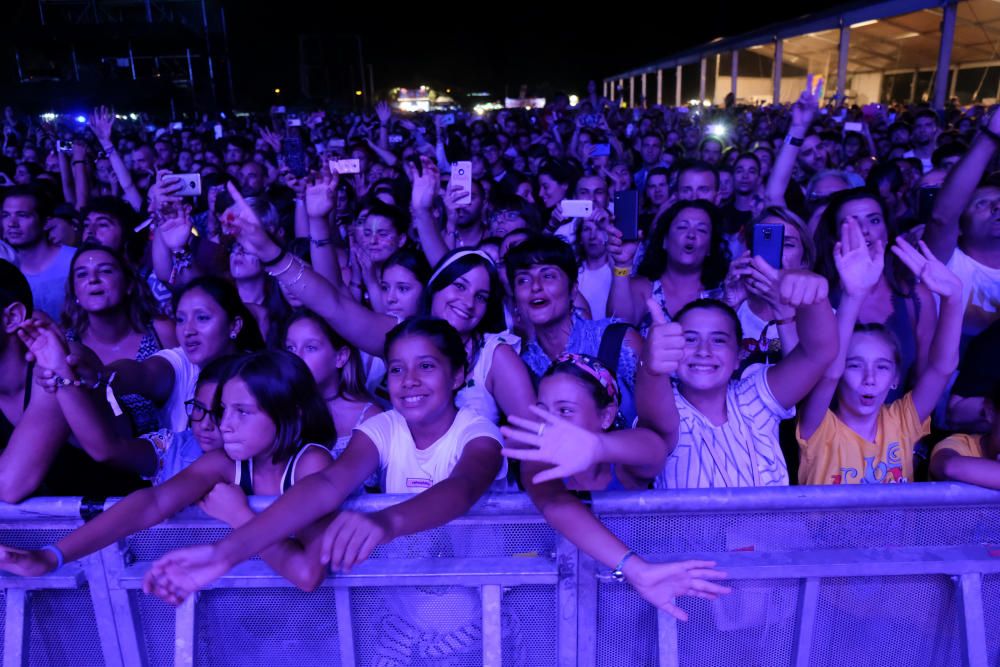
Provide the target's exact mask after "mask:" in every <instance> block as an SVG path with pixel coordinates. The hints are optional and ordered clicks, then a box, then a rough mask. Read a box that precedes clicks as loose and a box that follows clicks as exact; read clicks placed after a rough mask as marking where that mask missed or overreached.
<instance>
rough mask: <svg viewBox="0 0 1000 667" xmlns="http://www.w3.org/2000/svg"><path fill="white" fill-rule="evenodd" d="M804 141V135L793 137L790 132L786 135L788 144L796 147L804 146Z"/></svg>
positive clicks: (786, 143)
mask: <svg viewBox="0 0 1000 667" xmlns="http://www.w3.org/2000/svg"><path fill="white" fill-rule="evenodd" d="M803 141H805V139H804V138H803V137H793V136H792V135H790V134H786V135H785V145H786V146H795V147H796V148H799V147H800V146H802V142H803Z"/></svg>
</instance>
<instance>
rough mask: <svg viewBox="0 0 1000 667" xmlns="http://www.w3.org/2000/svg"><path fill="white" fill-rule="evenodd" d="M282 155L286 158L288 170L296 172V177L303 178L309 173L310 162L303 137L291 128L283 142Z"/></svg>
mask: <svg viewBox="0 0 1000 667" xmlns="http://www.w3.org/2000/svg"><path fill="white" fill-rule="evenodd" d="M281 156H282V157H283V158H284V159H285V164H286V165H287V166H288V170H289V171H290V172H292V173H293V174H295V177H296V178H302V177H303V176H305V175H306V174H307V173H309V162H308V160H307V159H306V149H305V146H303V145H302V138H301V137H300V136H299V134H298V133H297V132H294V131H293V130H291V128H290V129H289V131H288V132H287V133H286V134H285V138H284V139H283V140H282V142H281Z"/></svg>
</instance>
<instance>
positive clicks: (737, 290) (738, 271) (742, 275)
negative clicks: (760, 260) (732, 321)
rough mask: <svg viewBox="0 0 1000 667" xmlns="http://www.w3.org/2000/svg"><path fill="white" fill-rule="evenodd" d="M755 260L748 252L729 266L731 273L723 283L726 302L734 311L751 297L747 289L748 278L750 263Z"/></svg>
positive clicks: (727, 274) (729, 272) (728, 273)
mask: <svg viewBox="0 0 1000 667" xmlns="http://www.w3.org/2000/svg"><path fill="white" fill-rule="evenodd" d="M752 259H753V258H752V257H751V256H750V251H749V250H748V251H746V252H745V253H743V255H742V256H740V257H737V258H736V259H734V260H733V261H732V262H731V263H730V264H729V271H728V272H727V273H726V279H725V280H723V281H722V289H723V292H724V293H725V298H724V300H725V302H726V303H727V304H729V306H730V307H731V308H733V309H734V310H735V309H737V308H739V307H740V304H742V303H743V302H744V301H746V300H747V296H749V293H750V292H749V290H748V289H747V284H746V281H747V278H748V276H749V274H750V262H751V260H752Z"/></svg>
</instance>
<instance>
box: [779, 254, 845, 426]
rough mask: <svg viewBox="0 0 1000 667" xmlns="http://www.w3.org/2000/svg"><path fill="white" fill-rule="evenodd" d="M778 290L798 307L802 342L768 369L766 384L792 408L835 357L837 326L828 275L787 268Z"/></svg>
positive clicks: (811, 387)
mask: <svg viewBox="0 0 1000 667" xmlns="http://www.w3.org/2000/svg"><path fill="white" fill-rule="evenodd" d="M779 289H780V290H781V301H782V303H784V304H785V305H787V306H790V307H792V308H794V309H795V331H796V333H797V334H798V336H799V344H798V345H797V346H796V347H795V349H794V350H792V352H791V353H790V354H789V355H788V356H787V357H785V358H784V359H782V360H781V361H779V362H778V363H777V364H775V365H774V366H771V367H770V368H768V369H767V384H768V387H770V389H771V393H772V394H774V398H775V400H776V401H778V403H780V404H781V405H783V406H785V407H786V408H791V407H794V406H795V404H796V403H798V402H799V401H801V400H802V399H803V398H805V397H806V395H808V394H809V392H810V391H812V389H813V388H814V387H815V386H816V383H817V382H818V381H819V379H820V378H821V377H823V373H824V372H825V371H826V369H827V368H828V367H829V365H830V363H831V362H833V360H834V358H836V356H837V349H838V347H837V327H836V320H835V318H834V315H833V309H832V308H831V307H830V301H829V300H828V299H827V290H828V286H827V282H826V279H825V278H822V277H821V276H818V275H816V274H815V273H810V272H809V271H787V272H785V273H784V274H782V276H781V282H780V283H779Z"/></svg>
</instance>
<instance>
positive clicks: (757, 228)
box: [753, 224, 785, 269]
mask: <svg viewBox="0 0 1000 667" xmlns="http://www.w3.org/2000/svg"><path fill="white" fill-rule="evenodd" d="M784 246H785V226H784V225H779V224H762V225H754V227H753V254H754V256H755V257H763V258H764V261H765V262H767V263H768V264H770V265H771V266H773V267H774V268H776V269H780V268H781V251H782V249H783V248H784Z"/></svg>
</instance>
